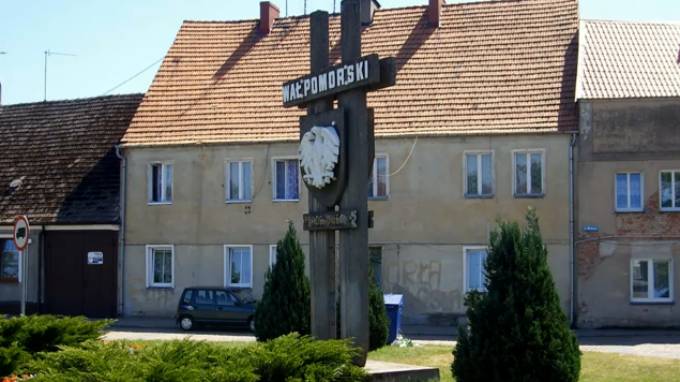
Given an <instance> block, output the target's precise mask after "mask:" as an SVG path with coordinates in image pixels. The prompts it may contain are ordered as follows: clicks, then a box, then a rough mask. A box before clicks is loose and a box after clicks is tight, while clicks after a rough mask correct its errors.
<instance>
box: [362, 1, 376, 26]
mask: <svg viewBox="0 0 680 382" xmlns="http://www.w3.org/2000/svg"><path fill="white" fill-rule="evenodd" d="M378 9H380V3H379V2H378V0H361V25H364V26H366V25H371V24H373V15H374V14H375V11H377V10H378Z"/></svg>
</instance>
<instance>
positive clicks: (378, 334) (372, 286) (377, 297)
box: [368, 267, 389, 351]
mask: <svg viewBox="0 0 680 382" xmlns="http://www.w3.org/2000/svg"><path fill="white" fill-rule="evenodd" d="M368 279H369V289H368V329H369V337H368V339H369V341H368V350H369V351H373V350H377V349H380V348H381V347H383V346H385V344H386V343H387V334H388V332H389V323H388V322H387V310H386V309H385V298H384V297H383V292H382V290H381V289H380V287H379V286H378V283H377V282H376V280H375V277H374V275H373V270H372V269H371V268H370V267H369V270H368Z"/></svg>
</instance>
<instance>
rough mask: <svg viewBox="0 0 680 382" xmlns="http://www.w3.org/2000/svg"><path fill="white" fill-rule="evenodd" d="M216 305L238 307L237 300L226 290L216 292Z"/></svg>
mask: <svg viewBox="0 0 680 382" xmlns="http://www.w3.org/2000/svg"><path fill="white" fill-rule="evenodd" d="M215 303H216V304H217V306H218V307H220V306H234V305H236V298H235V297H234V296H232V294H231V293H228V292H227V291H224V290H217V291H215Z"/></svg>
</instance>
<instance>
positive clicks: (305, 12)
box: [304, 0, 307, 16]
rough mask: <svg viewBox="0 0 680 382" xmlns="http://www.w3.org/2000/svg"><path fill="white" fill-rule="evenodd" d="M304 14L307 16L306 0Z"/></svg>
mask: <svg viewBox="0 0 680 382" xmlns="http://www.w3.org/2000/svg"><path fill="white" fill-rule="evenodd" d="M304 14H305V16H306V15H307V0H305V8H304Z"/></svg>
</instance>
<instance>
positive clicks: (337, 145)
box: [281, 0, 396, 366]
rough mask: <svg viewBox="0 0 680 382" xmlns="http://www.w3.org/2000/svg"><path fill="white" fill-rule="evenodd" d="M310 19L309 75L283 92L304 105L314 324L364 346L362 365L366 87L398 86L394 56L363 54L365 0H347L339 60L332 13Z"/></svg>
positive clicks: (323, 335) (370, 148)
mask: <svg viewBox="0 0 680 382" xmlns="http://www.w3.org/2000/svg"><path fill="white" fill-rule="evenodd" d="M310 23H311V25H310V32H311V38H310V41H311V51H310V61H311V65H310V69H311V73H310V74H309V75H306V76H303V77H300V78H298V79H295V80H292V81H288V82H286V83H284V84H283V86H282V89H281V91H282V98H283V105H284V106H286V107H292V106H298V107H307V115H306V116H303V117H301V119H300V167H301V171H302V179H303V182H304V183H305V186H307V189H308V190H309V213H308V214H305V216H304V229H305V230H307V231H309V245H310V270H311V271H310V279H311V280H310V281H311V292H312V309H311V314H312V317H311V318H312V322H311V329H312V335H313V336H314V337H316V338H320V339H328V338H336V337H337V333H338V331H339V332H340V335H341V337H342V338H351V339H352V341H354V344H355V345H356V346H358V347H360V348H361V349H362V350H363V352H362V354H361V355H360V356H359V358H358V359H357V360H355V363H357V364H358V365H361V366H363V365H364V364H365V362H366V353H367V351H368V339H369V332H368V330H369V328H368V285H369V284H368V282H369V280H368V228H369V222H370V220H371V219H372V215H371V214H370V213H369V211H368V177H369V174H370V169H371V168H372V164H373V156H374V144H375V142H374V137H373V113H372V110H370V109H368V107H367V104H366V92H368V91H370V90H378V89H381V88H385V87H389V86H392V85H394V82H395V74H396V71H395V65H394V59H392V58H387V59H383V60H380V59H379V58H378V56H377V55H375V54H372V55H368V56H364V57H362V56H361V30H362V27H361V4H360V0H343V1H342V15H341V39H342V42H341V51H342V62H341V63H340V64H338V65H334V66H330V62H329V44H328V13H327V12H323V11H317V12H314V13H312V15H311V19H310ZM336 100H337V101H338V107H337V108H335V109H334V108H333V104H334V101H336ZM336 231H339V232H340V233H339V238H340V243H339V247H340V251H339V257H338V258H337V259H336V256H335V250H336V247H335V237H336V236H335V235H336ZM336 260H337V264H338V267H339V269H338V270H337V272H336V268H335V267H336ZM336 274H337V275H338V277H339V280H338V281H339V282H336ZM338 287H339V288H338ZM337 290H339V292H340V296H339V302H340V304H339V306H340V312H339V315H338V312H337V308H336V307H337V306H338V298H337V297H336V291H337ZM338 316H339V317H340V322H339V323H338V322H337V317H338ZM338 324H339V328H338ZM338 329H339V330H338Z"/></svg>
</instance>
